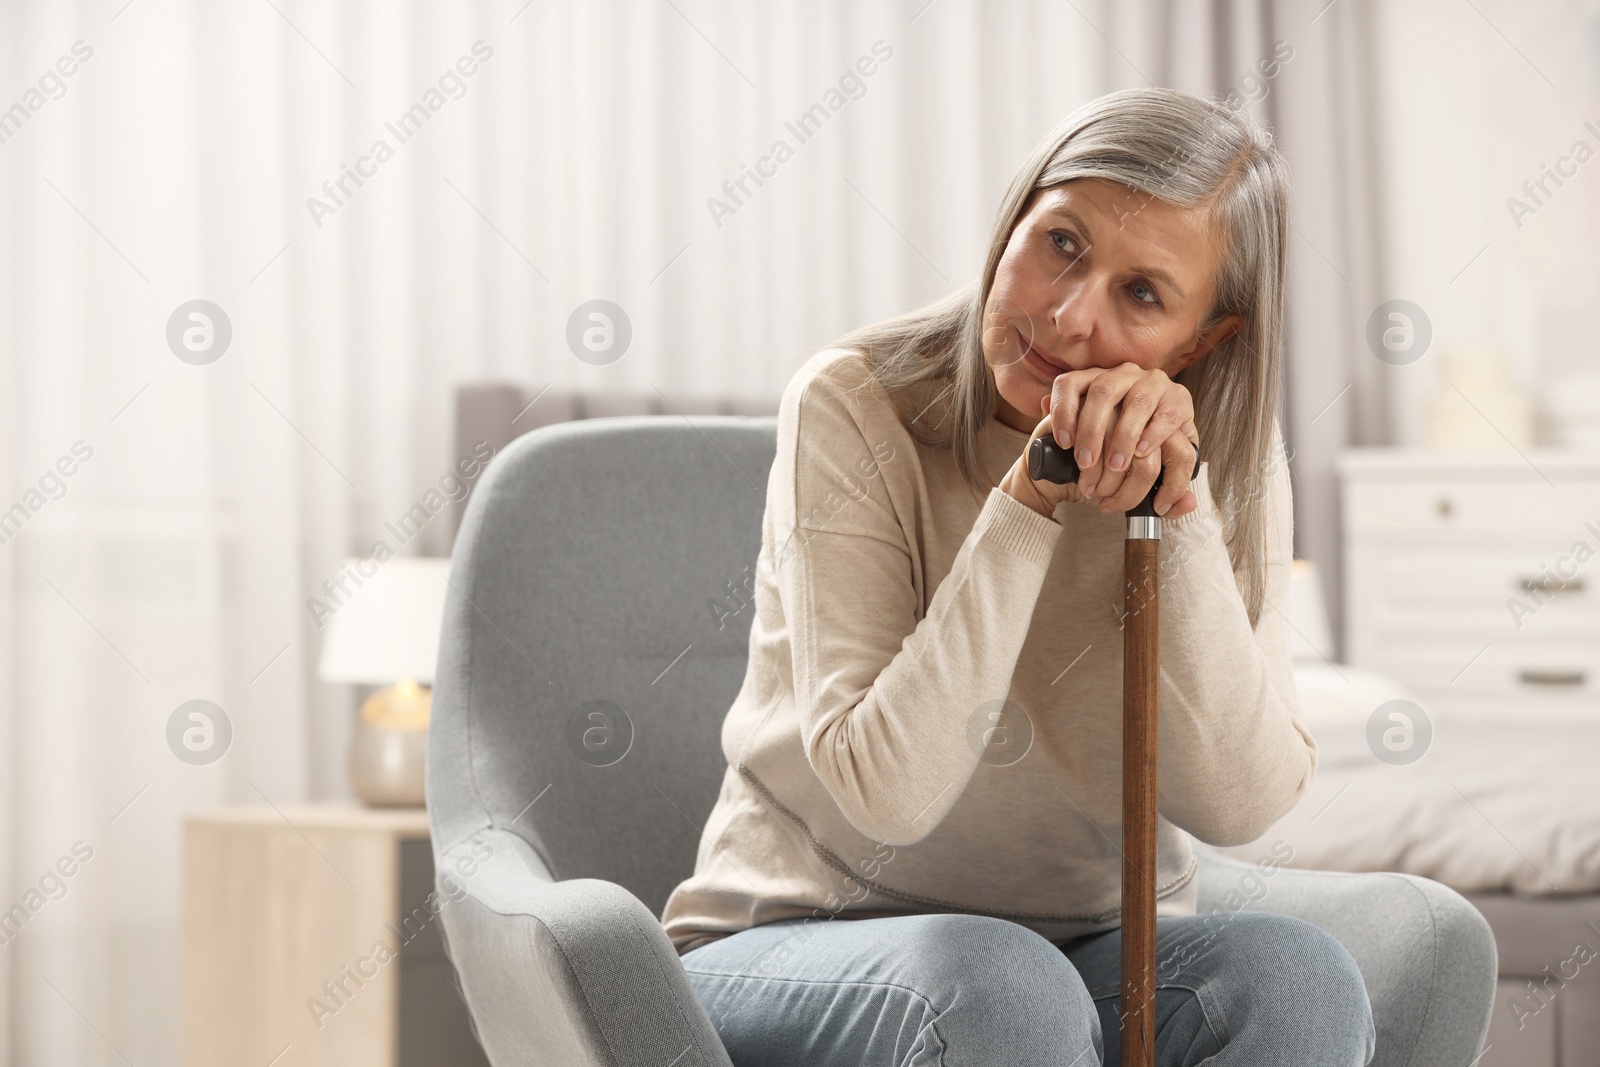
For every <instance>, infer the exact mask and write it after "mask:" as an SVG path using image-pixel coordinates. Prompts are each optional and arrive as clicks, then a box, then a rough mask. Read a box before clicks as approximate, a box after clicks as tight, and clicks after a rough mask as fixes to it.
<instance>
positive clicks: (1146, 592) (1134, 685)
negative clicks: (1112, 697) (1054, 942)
mask: <svg viewBox="0 0 1600 1067" xmlns="http://www.w3.org/2000/svg"><path fill="white" fill-rule="evenodd" d="M1124 544H1125V545H1126V546H1127V547H1126V549H1125V550H1124V579H1123V582H1124V585H1123V607H1124V616H1123V629H1122V854H1123V859H1122V1013H1123V1019H1122V1063H1123V1067H1154V1064H1155V1032H1156V1031H1155V1019H1156V1013H1155V961H1156V882H1155V872H1156V786H1157V781H1156V725H1157V708H1156V698H1157V694H1158V692H1159V690H1160V675H1159V672H1158V667H1157V664H1158V663H1159V660H1158V657H1157V636H1158V634H1159V632H1160V610H1159V609H1160V600H1159V596H1158V593H1159V589H1158V586H1157V582H1156V578H1157V575H1156V568H1157V562H1158V560H1159V557H1160V551H1161V541H1160V540H1159V539H1156V538H1139V537H1130V538H1129V539H1128V540H1127V541H1125V542H1124Z"/></svg>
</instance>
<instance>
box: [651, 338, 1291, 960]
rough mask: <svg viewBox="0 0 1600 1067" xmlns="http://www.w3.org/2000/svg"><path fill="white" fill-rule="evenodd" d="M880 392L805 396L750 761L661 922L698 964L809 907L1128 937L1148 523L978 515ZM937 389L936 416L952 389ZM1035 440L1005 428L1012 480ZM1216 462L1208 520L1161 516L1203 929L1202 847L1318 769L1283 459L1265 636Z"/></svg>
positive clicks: (1160, 837)
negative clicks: (717, 943) (1125, 709)
mask: <svg viewBox="0 0 1600 1067" xmlns="http://www.w3.org/2000/svg"><path fill="white" fill-rule="evenodd" d="M864 381H866V366H865V363H864V362H863V360H862V359H861V357H860V356H858V355H856V354H855V353H853V352H847V351H843V350H838V349H834V350H828V351H824V352H821V353H819V354H817V355H816V356H814V357H812V358H811V359H810V360H809V361H808V362H807V363H806V364H805V365H804V366H802V367H801V368H800V370H799V371H798V372H797V373H796V374H795V376H794V378H793V380H792V381H791V382H790V383H789V385H788V387H787V388H786V389H785V391H784V395H783V400H782V404H781V407H780V411H779V415H778V451H777V457H776V460H775V461H774V463H773V466H772V473H771V477H770V479H769V482H768V486H767V501H766V513H765V517H764V519H763V525H762V539H761V551H760V554H759V557H758V562H757V581H756V587H755V617H754V620H753V622H752V625H751V630H750V655H749V664H748V667H747V670H746V674H745V678H744V684H743V686H742V688H741V689H740V691H739V694H738V696H737V697H736V698H735V700H734V703H733V706H732V707H731V708H730V709H729V711H728V715H727V719H726V720H725V722H724V724H723V728H722V748H723V752H724V753H725V754H726V756H727V758H728V770H727V772H726V774H725V776H724V778H723V782H722V788H721V792H720V794H719V796H718V797H717V802H716V805H715V807H714V808H713V809H712V812H711V817H710V820H709V821H708V823H707V825H706V828H705V833H704V835H703V836H702V838H701V840H700V847H699V854H698V856H697V859H696V863H695V871H694V874H693V875H692V876H691V877H689V878H688V879H686V880H685V881H684V882H683V883H681V884H680V885H679V886H678V887H677V888H676V889H675V890H674V891H673V893H672V895H671V897H670V898H669V899H668V900H667V903H666V907H665V909H664V911H663V913H662V917H661V921H662V924H663V925H664V927H665V928H666V931H667V934H668V936H669V937H670V938H671V939H672V942H673V945H674V946H675V948H676V949H677V950H678V952H679V953H680V954H681V953H683V952H687V951H688V950H689V949H691V948H695V947H697V946H699V945H701V944H704V943H707V942H708V941H711V940H714V939H716V938H717V937H721V936H725V935H727V934H729V933H733V932H736V931H739V930H743V929H746V928H748V927H750V926H755V925H760V924H762V923H769V922H774V921H776V920H780V919H788V918H795V917H800V916H808V915H809V916H813V917H814V918H815V919H817V920H818V921H825V920H829V919H832V918H840V919H854V918H870V917H879V916H889V915H904V914H912V913H925V912H971V913H979V914H984V915H993V916H999V917H1002V918H1006V919H1011V920H1013V921H1015V922H1017V923H1020V924H1022V925H1024V926H1027V927H1029V928H1031V929H1033V930H1035V931H1037V932H1038V933H1040V934H1042V935H1044V936H1045V937H1047V938H1049V939H1050V940H1052V941H1062V940H1065V939H1066V938H1069V937H1074V936H1077V935H1080V934H1084V933H1090V932H1094V931H1098V930H1105V929H1110V928H1112V927H1115V926H1117V925H1118V923H1119V913H1120V892H1121V891H1120V882H1121V855H1120V851H1119V849H1120V846H1121V818H1122V814H1121V812H1122V809H1121V768H1122V757H1121V750H1122V632H1121V629H1120V624H1119V619H1120V615H1121V612H1122V603H1123V593H1122V581H1123V541H1124V534H1125V530H1126V519H1125V517H1124V516H1123V515H1122V514H1112V515H1102V514H1100V512H1099V511H1098V510H1097V509H1095V508H1093V507H1091V506H1089V505H1086V504H1082V503H1075V502H1065V503H1062V504H1060V505H1059V506H1058V507H1057V508H1056V510H1055V513H1054V518H1053V519H1052V518H1046V517H1044V516H1042V515H1040V514H1038V513H1037V512H1035V511H1033V510H1031V509H1029V508H1028V507H1027V506H1025V505H1023V504H1022V503H1020V502H1018V501H1016V500H1015V499H1013V498H1012V497H1010V496H1008V495H1007V494H1005V493H1004V492H1002V491H1001V490H1000V489H999V488H991V489H990V491H989V493H988V496H987V498H986V499H980V498H979V497H978V496H977V494H975V493H974V492H973V491H972V490H971V488H970V487H969V486H967V485H966V484H965V483H964V482H963V481H962V480H961V478H960V477H959V476H958V474H957V471H956V469H955V465H954V459H953V456H952V454H951V452H950V451H948V450H936V449H931V448H927V447H925V446H923V445H920V444H918V443H917V442H916V441H915V440H914V439H913V438H912V437H911V435H910V434H909V433H908V432H907V431H906V429H905V428H904V426H903V425H902V424H901V423H900V421H899V419H898V417H897V416H896V414H895V412H894V410H893V409H892V408H891V406H890V404H889V400H888V397H887V396H886V395H885V394H884V393H883V392H882V390H881V389H880V388H879V387H878V386H877V385H876V384H872V385H870V386H868V390H867V391H866V392H864V393H859V394H856V395H855V396H854V397H850V396H847V395H846V392H845V389H846V388H847V387H849V386H852V385H855V384H858V383H861V382H864ZM927 396H928V398H929V400H930V402H931V403H932V404H933V406H932V407H931V408H929V409H928V411H927V412H926V413H925V414H924V415H923V416H922V418H924V419H930V420H931V421H932V422H933V423H938V422H939V419H940V417H941V416H942V415H943V414H944V405H947V404H948V399H945V400H939V399H937V396H938V394H937V391H936V390H933V389H932V388H931V387H930V389H929V391H928V393H927ZM917 406H918V407H920V406H921V404H920V403H919V404H918V405H917ZM912 410H916V409H915V408H913V409H912ZM1275 432H1276V428H1275ZM1028 437H1029V435H1028V434H1026V433H1022V432H1020V431H1018V430H1014V429H1012V428H1010V427H1008V426H1006V425H1004V424H1003V423H1001V422H1000V421H999V420H997V419H991V420H990V421H989V423H988V425H987V426H986V428H985V429H984V431H983V434H982V446H983V457H984V462H985V469H986V470H987V472H988V477H989V484H990V485H991V486H997V485H998V483H999V481H1000V480H1001V478H1002V477H1003V476H1004V474H1005V472H1006V469H1007V468H1008V467H1009V466H1010V465H1011V464H1012V463H1013V462H1015V460H1016V458H1017V456H1018V455H1020V454H1021V452H1022V449H1023V446H1024V445H1025V444H1026V443H1027V441H1028ZM1277 441H1278V443H1279V448H1278V454H1279V455H1280V456H1281V436H1279V437H1278V438H1277ZM1207 470H1208V465H1207V464H1205V463H1202V464H1201V467H1200V472H1199V475H1198V476H1197V477H1196V479H1195V481H1194V483H1193V488H1194V491H1195V495H1196V497H1197V498H1198V500H1199V507H1198V508H1197V509H1196V510H1194V511H1192V512H1190V513H1189V514H1187V515H1184V516H1182V517H1181V518H1177V519H1167V520H1164V521H1163V532H1162V543H1161V559H1162V563H1161V571H1160V573H1161V589H1160V597H1161V607H1160V661H1161V688H1160V728H1159V729H1160V732H1159V738H1158V759H1159V767H1160V782H1159V807H1160V819H1159V822H1158V829H1157V870H1156V882H1157V887H1158V888H1157V914H1158V915H1192V914H1194V913H1195V890H1196V885H1195V858H1194V853H1193V850H1192V848H1191V839H1190V836H1189V835H1191V834H1192V835H1193V836H1194V837H1197V838H1199V839H1200V840H1202V841H1205V842H1210V843H1212V844H1217V845H1230V844H1242V843H1244V842H1247V841H1251V840H1253V839H1255V838H1256V837H1258V836H1259V835H1260V834H1262V833H1264V832H1265V831H1266V830H1267V829H1268V828H1269V827H1270V826H1271V824H1272V823H1273V822H1275V821H1276V820H1277V819H1278V818H1279V817H1280V816H1281V815H1283V814H1284V813H1285V812H1286V811H1288V810H1289V808H1290V807H1292V806H1293V805H1294V803H1295V801H1296V800H1297V799H1299V797H1300V795H1301V794H1302V793H1303V792H1304V791H1305V789H1306V787H1307V786H1308V785H1309V784H1310V781H1311V777H1312V775H1313V773H1314V772H1315V769H1316V743H1315V742H1314V741H1313V740H1312V737H1311V734H1310V733H1309V732H1308V731H1307V729H1306V727H1305V724H1304V722H1303V720H1302V718H1301V714H1300V710H1299V705H1298V702H1297V699H1296V695H1295V689H1294V682H1293V678H1292V675H1291V671H1290V652H1289V641H1288V629H1287V625H1286V622H1285V619H1284V616H1283V610H1285V609H1286V606H1287V605H1286V603H1285V593H1286V590H1287V586H1288V582H1289V570H1290V561H1291V557H1292V555H1293V547H1292V546H1293V539H1292V528H1293V511H1292V508H1291V502H1290V487H1289V474H1288V470H1287V467H1286V466H1285V465H1283V463H1282V462H1279V463H1277V464H1275V466H1274V469H1272V470H1269V471H1264V472H1263V474H1262V476H1261V477H1260V478H1259V479H1257V481H1258V484H1259V486H1260V488H1259V490H1258V491H1260V492H1263V493H1265V494H1266V497H1267V503H1268V507H1269V514H1270V516H1271V519H1270V529H1271V531H1272V534H1271V548H1270V555H1269V568H1268V587H1267V606H1266V607H1265V608H1264V609H1263V611H1262V614H1261V618H1260V621H1259V624H1258V625H1257V626H1256V627H1255V629H1254V630H1252V629H1251V626H1250V620H1249V616H1248V614H1247V612H1246V610H1245V606H1244V602H1243V600H1242V598H1241V596H1240V593H1239V588H1238V585H1237V584H1236V581H1235V578H1234V573H1233V569H1232V565H1231V563H1230V561H1229V557H1228V552H1227V549H1226V546H1225V544H1224V540H1223V535H1224V530H1223V522H1222V516H1221V515H1220V514H1219V512H1218V511H1217V510H1216V509H1215V508H1214V507H1213V503H1212V499H1211V493H1210V489H1209V484H1208V481H1207Z"/></svg>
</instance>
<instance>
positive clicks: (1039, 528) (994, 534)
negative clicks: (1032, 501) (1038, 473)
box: [976, 486, 1061, 568]
mask: <svg viewBox="0 0 1600 1067" xmlns="http://www.w3.org/2000/svg"><path fill="white" fill-rule="evenodd" d="M976 527H977V529H978V533H979V536H980V537H983V538H985V539H987V540H989V541H992V542H994V543H995V544H997V545H999V546H1000V547H1001V548H1003V549H1005V550H1006V551H1007V552H1010V553H1011V554H1012V555H1014V556H1017V557H1019V558H1020V559H1023V560H1026V561H1027V562H1029V563H1036V564H1038V565H1039V566H1040V567H1041V568H1045V567H1048V566H1049V565H1050V556H1051V555H1052V553H1054V552H1055V547H1056V542H1057V541H1058V540H1060V538H1061V524H1060V523H1059V522H1057V521H1056V520H1055V519H1052V518H1050V517H1049V516H1047V515H1041V514H1039V513H1038V512H1037V511H1034V510H1033V509H1032V508H1030V507H1029V506H1028V505H1026V504H1024V503H1023V502H1022V501H1020V500H1018V499H1017V498H1016V497H1014V496H1012V495H1011V494H1010V493H1008V492H1006V491H1005V490H1004V489H1001V488H1000V487H999V486H994V487H993V488H991V489H990V490H989V499H988V500H985V501H984V502H983V510H982V511H980V512H978V521H977V523H976Z"/></svg>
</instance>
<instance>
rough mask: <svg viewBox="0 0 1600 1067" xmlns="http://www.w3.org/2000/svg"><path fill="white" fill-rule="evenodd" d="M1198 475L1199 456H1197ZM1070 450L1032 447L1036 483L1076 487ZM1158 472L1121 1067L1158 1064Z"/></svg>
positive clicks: (1140, 647)
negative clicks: (1156, 980) (1156, 990)
mask: <svg viewBox="0 0 1600 1067" xmlns="http://www.w3.org/2000/svg"><path fill="white" fill-rule="evenodd" d="M1194 463H1195V470H1196V471H1198V470H1199V469H1200V454H1199V452H1198V451H1197V452H1196V453H1195V457H1194ZM1079 473H1080V471H1079V469H1078V461H1077V459H1076V458H1075V457H1074V455H1073V452H1072V450H1071V449H1068V448H1062V447H1061V446H1060V445H1058V444H1056V439H1055V435H1054V434H1053V433H1048V434H1045V435H1044V436H1042V437H1036V438H1034V440H1033V443H1032V444H1031V445H1029V446H1028V474H1029V476H1030V477H1032V478H1033V479H1034V481H1047V482H1056V483H1058V484H1066V483H1068V482H1076V481H1077V480H1078V475H1079ZM1160 488H1161V473H1157V475H1156V481H1155V484H1154V485H1152V486H1151V487H1150V492H1149V493H1148V494H1147V495H1146V496H1145V498H1144V499H1143V500H1142V501H1140V502H1139V503H1138V505H1136V506H1135V507H1134V508H1133V510H1131V511H1129V512H1128V513H1127V516H1128V531H1127V540H1126V542H1125V548H1124V550H1123V556H1122V559H1123V585H1122V592H1123V620H1122V1065H1123V1067H1154V1065H1155V1044H1156V1041H1155V1037H1156V1013H1155V969H1156V883H1155V873H1156V786H1157V780H1156V725H1157V723H1158V721H1159V719H1158V709H1157V706H1156V704H1157V697H1158V695H1159V692H1160V685H1161V676H1160V666H1159V665H1160V660H1159V658H1158V649H1157V647H1156V639H1157V636H1158V635H1159V633H1160V619H1161V615H1160V598H1159V596H1158V594H1159V593H1160V586H1159V584H1158V575H1157V567H1156V565H1157V563H1158V561H1159V559H1160V554H1161V516H1159V515H1157V514H1156V509H1155V501H1156V491H1157V490H1158V489H1160Z"/></svg>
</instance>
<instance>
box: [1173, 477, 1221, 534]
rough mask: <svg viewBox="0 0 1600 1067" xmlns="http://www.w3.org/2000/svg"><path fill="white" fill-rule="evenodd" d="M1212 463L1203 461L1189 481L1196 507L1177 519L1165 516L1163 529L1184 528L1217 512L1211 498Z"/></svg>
mask: <svg viewBox="0 0 1600 1067" xmlns="http://www.w3.org/2000/svg"><path fill="white" fill-rule="evenodd" d="M1210 475H1211V464H1210V463H1209V462H1204V461H1203V462H1201V464H1200V469H1199V470H1198V471H1197V472H1195V477H1194V480H1193V481H1191V482H1190V483H1189V489H1190V490H1191V491H1192V492H1193V493H1194V498H1195V509H1194V510H1193V511H1191V512H1189V513H1188V514H1187V515H1180V516H1178V517H1177V518H1176V519H1167V518H1163V519H1162V520H1161V522H1162V528H1163V529H1169V530H1170V529H1182V528H1183V527H1185V526H1192V525H1194V524H1196V523H1200V522H1204V521H1205V518H1206V516H1207V515H1215V514H1216V513H1217V508H1216V503H1215V502H1214V501H1213V500H1212V499H1211V476H1210Z"/></svg>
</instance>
